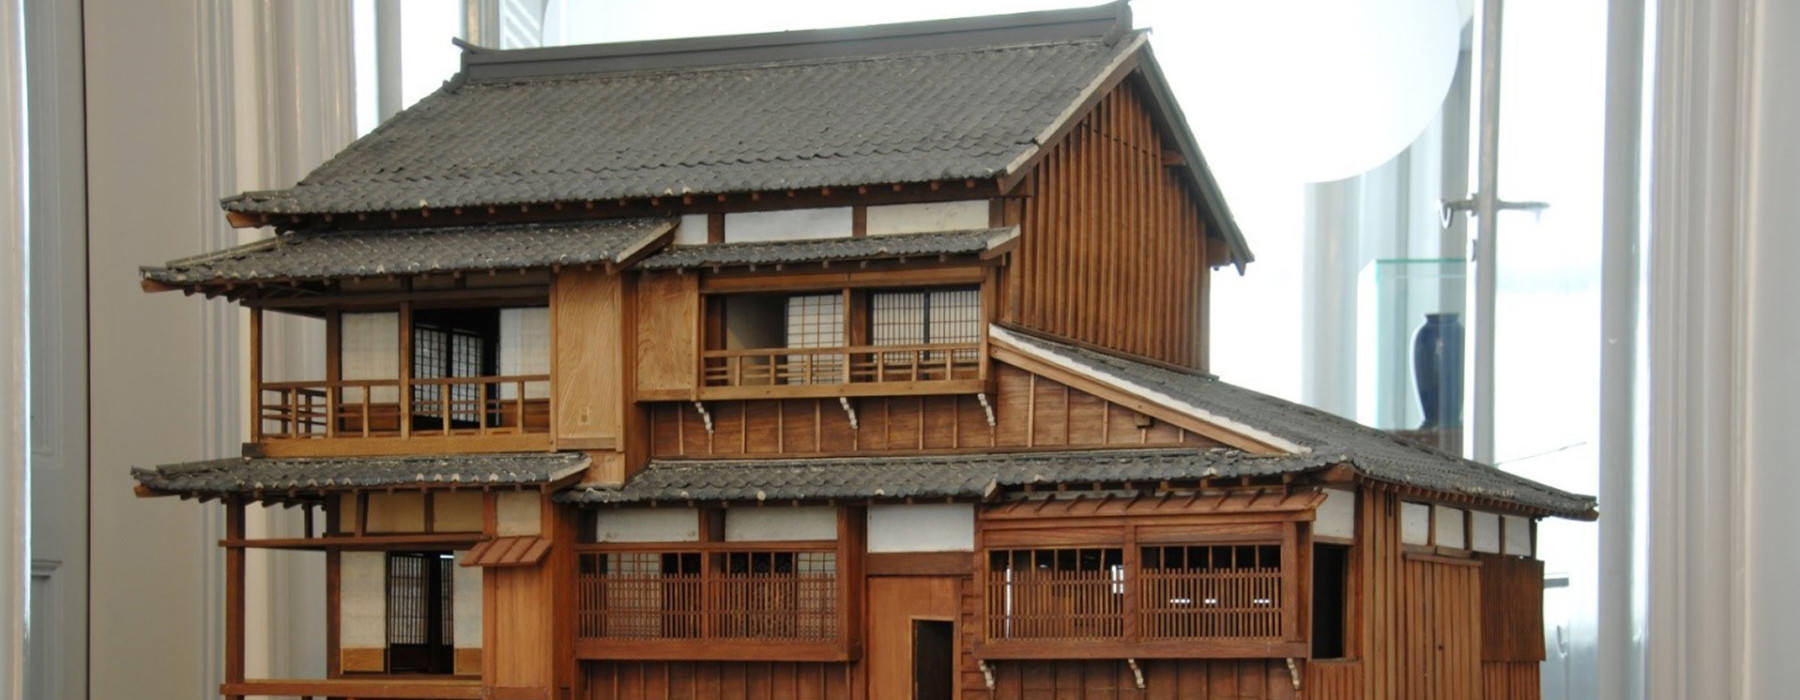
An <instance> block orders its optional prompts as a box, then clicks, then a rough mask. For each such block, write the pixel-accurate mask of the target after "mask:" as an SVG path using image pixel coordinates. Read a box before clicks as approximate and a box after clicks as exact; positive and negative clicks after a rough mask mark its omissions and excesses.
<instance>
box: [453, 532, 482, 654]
mask: <svg viewBox="0 0 1800 700" xmlns="http://www.w3.org/2000/svg"><path fill="white" fill-rule="evenodd" d="M466 554H468V552H466V551H464V552H457V553H456V573H455V574H454V577H455V580H454V583H453V585H455V586H456V590H455V592H454V593H452V596H451V600H450V605H451V606H452V607H451V616H452V617H453V618H455V623H454V624H455V625H456V628H455V630H453V633H454V635H455V636H454V637H453V640H454V642H455V644H456V648H458V649H479V648H481V567H479V566H463V565H462V561H463V556H464V555H466Z"/></svg>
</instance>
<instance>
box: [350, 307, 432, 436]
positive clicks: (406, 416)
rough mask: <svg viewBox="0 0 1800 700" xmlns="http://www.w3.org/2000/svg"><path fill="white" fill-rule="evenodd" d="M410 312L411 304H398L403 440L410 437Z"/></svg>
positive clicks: (411, 333) (411, 364)
mask: <svg viewBox="0 0 1800 700" xmlns="http://www.w3.org/2000/svg"><path fill="white" fill-rule="evenodd" d="M412 312H413V308H412V302H410V301H403V302H400V321H399V326H400V437H403V438H409V437H412V414H413V409H412V375H413V362H412V359H413V357H412V356H413V348H412V338H413V332H412V325H413V317H412ZM445 391H448V389H445ZM365 420H366V417H365ZM449 424H450V417H449V416H448V415H446V416H444V425H449Z"/></svg>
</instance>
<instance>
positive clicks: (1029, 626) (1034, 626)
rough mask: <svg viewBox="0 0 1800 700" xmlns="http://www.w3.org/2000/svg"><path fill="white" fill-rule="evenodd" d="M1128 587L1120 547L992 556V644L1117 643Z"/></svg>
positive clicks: (1005, 551)
mask: <svg viewBox="0 0 1800 700" xmlns="http://www.w3.org/2000/svg"><path fill="white" fill-rule="evenodd" d="M1128 585H1130V581H1129V579H1128V578H1127V575H1126V571H1125V565H1124V550H1123V549H1120V548H1118V547H1081V548H1054V549H1052V548H1044V549H1002V550H994V551H992V552H990V553H989V554H988V581H987V605H988V615H987V616H988V628H987V636H988V639H990V640H1000V639H1117V638H1119V637H1122V636H1124V634H1125V616H1124V610H1125V608H1124V605H1125V591H1126V588H1125V587H1126V586H1128Z"/></svg>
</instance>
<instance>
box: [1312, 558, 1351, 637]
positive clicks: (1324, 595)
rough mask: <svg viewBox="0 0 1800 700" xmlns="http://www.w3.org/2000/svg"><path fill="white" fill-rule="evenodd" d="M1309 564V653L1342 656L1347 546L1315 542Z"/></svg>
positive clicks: (1345, 609)
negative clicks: (1310, 639)
mask: <svg viewBox="0 0 1800 700" xmlns="http://www.w3.org/2000/svg"><path fill="white" fill-rule="evenodd" d="M1312 565H1313V586H1312V593H1313V595H1312V657H1313V658H1315V659H1341V658H1344V651H1345V648H1344V619H1345V617H1346V614H1347V613H1348V609H1347V608H1348V604H1349V598H1350V596H1349V592H1350V591H1349V585H1350V548H1349V547H1348V546H1345V545H1341V544H1322V543H1321V544H1315V545H1313V561H1312Z"/></svg>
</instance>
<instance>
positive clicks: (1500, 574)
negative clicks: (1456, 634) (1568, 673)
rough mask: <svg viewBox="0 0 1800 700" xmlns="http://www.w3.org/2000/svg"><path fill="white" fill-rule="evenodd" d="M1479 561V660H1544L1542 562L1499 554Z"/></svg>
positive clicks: (1483, 556)
mask: <svg viewBox="0 0 1800 700" xmlns="http://www.w3.org/2000/svg"><path fill="white" fill-rule="evenodd" d="M1479 557H1480V560H1481V660H1482V661H1530V662H1538V661H1543V660H1544V562H1541V561H1538V560H1536V559H1528V558H1523V557H1509V556H1504V555H1499V554H1482V555H1479Z"/></svg>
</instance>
